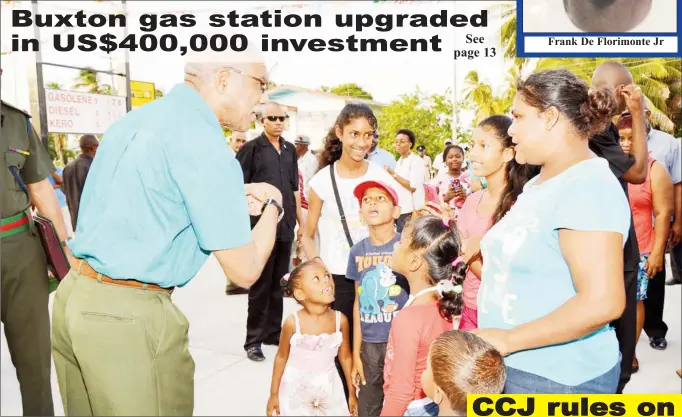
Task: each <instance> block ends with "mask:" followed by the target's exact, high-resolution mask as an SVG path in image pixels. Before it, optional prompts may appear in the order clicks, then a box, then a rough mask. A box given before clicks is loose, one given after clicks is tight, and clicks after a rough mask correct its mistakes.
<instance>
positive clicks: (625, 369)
mask: <svg viewBox="0 0 682 417" xmlns="http://www.w3.org/2000/svg"><path fill="white" fill-rule="evenodd" d="M611 325H612V326H613V328H614V329H615V330H616V337H617V338H618V346H619V348H620V354H621V356H622V358H621V362H620V381H618V391H617V393H618V394H622V393H623V388H625V385H626V384H627V383H628V382H630V377H631V376H632V360H633V359H634V357H635V347H636V346H637V343H636V341H637V271H625V310H624V311H623V315H622V316H621V317H620V318H619V319H618V320H615V321H613V322H612V323H611Z"/></svg>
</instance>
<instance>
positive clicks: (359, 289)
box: [346, 181, 410, 416]
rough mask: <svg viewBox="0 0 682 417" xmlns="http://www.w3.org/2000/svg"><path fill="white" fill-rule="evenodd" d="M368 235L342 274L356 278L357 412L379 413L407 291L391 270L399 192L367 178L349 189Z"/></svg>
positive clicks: (403, 280) (352, 252)
mask: <svg viewBox="0 0 682 417" xmlns="http://www.w3.org/2000/svg"><path fill="white" fill-rule="evenodd" d="M353 194H354V195H355V197H356V198H357V199H358V200H359V202H360V214H361V216H362V219H363V220H364V222H365V223H366V224H367V227H368V228H369V237H368V238H366V239H363V240H361V241H360V242H358V243H356V244H355V245H354V246H353V248H351V250H350V256H349V258H348V269H347V271H346V278H348V279H351V280H353V281H355V290H356V293H357V297H355V305H354V307H353V315H354V318H355V319H354V321H353V323H354V330H353V332H354V336H353V371H352V373H351V375H352V377H353V383H354V384H355V386H356V388H357V389H359V391H360V393H359V395H358V415H360V416H378V415H380V414H381V408H382V406H383V403H384V387H383V385H384V358H385V356H386V344H387V343H388V334H389V332H390V330H391V322H392V321H393V319H394V318H395V316H396V314H398V311H399V310H400V309H401V308H403V306H404V305H405V303H406V302H407V299H408V297H409V294H410V289H409V285H408V283H407V279H406V278H405V277H404V276H402V275H400V274H394V273H393V271H391V256H392V254H393V246H394V245H395V244H396V242H398V241H400V234H399V233H397V232H396V230H395V224H396V220H397V219H398V217H399V216H400V207H399V205H398V195H397V194H396V192H395V190H393V189H392V188H391V187H390V186H388V185H386V184H384V183H381V182H377V181H365V182H363V183H361V184H359V185H358V186H357V187H356V188H355V191H354V193H353Z"/></svg>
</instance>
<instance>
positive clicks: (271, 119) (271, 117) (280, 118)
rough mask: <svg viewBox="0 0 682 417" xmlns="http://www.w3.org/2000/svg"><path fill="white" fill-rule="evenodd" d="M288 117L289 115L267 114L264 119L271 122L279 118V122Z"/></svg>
mask: <svg viewBox="0 0 682 417" xmlns="http://www.w3.org/2000/svg"><path fill="white" fill-rule="evenodd" d="M288 118H289V115H286V116H268V117H266V119H268V120H270V121H271V122H274V121H275V120H279V121H280V122H284V121H285V120H286V119H288Z"/></svg>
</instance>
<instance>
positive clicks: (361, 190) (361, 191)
mask: <svg viewBox="0 0 682 417" xmlns="http://www.w3.org/2000/svg"><path fill="white" fill-rule="evenodd" d="M370 188H381V189H382V190H384V191H386V194H388V195H389V196H390V197H391V200H393V204H394V205H396V206H397V205H399V204H398V194H397V193H396V192H395V190H394V189H393V188H391V186H390V185H388V184H385V183H383V182H381V181H365V182H362V183H360V184H358V186H357V187H355V191H353V194H354V195H355V198H357V199H358V202H359V203H360V206H362V197H363V196H364V195H365V191H367V190H368V189H370Z"/></svg>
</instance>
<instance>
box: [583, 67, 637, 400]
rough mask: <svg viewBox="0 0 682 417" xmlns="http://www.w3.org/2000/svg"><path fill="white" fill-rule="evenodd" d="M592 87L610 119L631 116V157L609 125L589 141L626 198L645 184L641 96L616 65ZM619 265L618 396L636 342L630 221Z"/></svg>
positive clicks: (633, 245) (603, 70) (601, 69)
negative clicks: (607, 96) (612, 101)
mask: <svg viewBox="0 0 682 417" xmlns="http://www.w3.org/2000/svg"><path fill="white" fill-rule="evenodd" d="M592 85H593V86H594V87H596V88H608V89H610V90H611V91H613V92H614V95H615V98H616V101H617V103H618V109H617V112H616V113H614V116H615V115H619V114H621V113H622V112H623V111H625V109H626V108H627V110H628V111H629V112H630V113H631V114H632V149H633V155H630V154H626V153H624V152H623V150H622V148H621V147H620V137H619V134H618V129H616V126H615V125H614V124H613V123H611V124H610V125H609V127H608V128H607V129H606V130H605V131H604V132H602V133H600V134H598V135H595V136H594V137H592V138H591V139H590V143H589V145H590V149H591V150H592V152H594V153H595V154H597V156H600V157H602V158H604V159H606V160H607V161H608V162H609V167H610V168H611V171H612V172H613V174H614V175H615V176H616V177H618V179H619V180H620V183H621V185H622V186H623V191H624V192H625V195H626V196H627V195H628V183H630V184H641V183H643V182H644V181H645V180H646V173H647V160H648V152H647V146H646V122H645V117H644V96H643V95H642V91H641V89H640V88H639V87H636V86H634V85H633V80H632V75H631V74H630V71H629V70H628V69H627V68H625V67H624V66H623V65H621V64H619V63H616V62H605V63H603V64H601V65H600V66H599V67H597V69H596V70H595V71H594V74H593V76H592ZM623 263H624V269H625V271H624V279H625V296H626V302H625V310H624V311H623V315H622V316H621V318H620V319H618V320H616V321H614V322H613V323H612V326H613V327H614V329H615V330H616V336H617V337H618V344H619V346H620V352H621V355H622V358H621V372H620V382H619V384H618V393H622V392H623V388H624V387H625V384H627V383H628V381H630V376H631V374H632V361H633V359H634V357H635V346H636V339H637V271H638V268H639V248H638V246H637V236H636V235H635V228H634V222H633V221H632V220H630V232H629V233H628V238H627V241H626V242H625V248H624V252H623Z"/></svg>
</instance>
